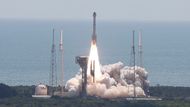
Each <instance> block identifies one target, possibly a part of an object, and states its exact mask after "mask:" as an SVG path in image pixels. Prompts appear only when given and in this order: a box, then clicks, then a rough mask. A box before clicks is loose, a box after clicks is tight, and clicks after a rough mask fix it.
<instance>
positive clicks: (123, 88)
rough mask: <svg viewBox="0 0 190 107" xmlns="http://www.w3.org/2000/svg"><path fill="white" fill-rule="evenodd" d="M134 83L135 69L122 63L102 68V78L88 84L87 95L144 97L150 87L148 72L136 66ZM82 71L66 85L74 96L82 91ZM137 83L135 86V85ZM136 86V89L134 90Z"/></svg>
mask: <svg viewBox="0 0 190 107" xmlns="http://www.w3.org/2000/svg"><path fill="white" fill-rule="evenodd" d="M135 72H136V76H135V82H134V71H133V67H129V66H124V64H123V63H122V62H118V63H115V64H109V65H104V66H101V76H100V77H99V80H98V81H96V83H93V82H89V81H88V83H87V94H88V95H89V96H97V97H101V98H121V97H133V96H134V89H135V91H136V96H138V97H144V96H145V91H144V90H143V89H144V88H145V87H147V86H148V85H149V81H148V80H147V78H148V72H147V71H146V70H145V69H144V68H141V67H137V66H136V70H135ZM81 78H82V76H81V71H79V73H78V74H77V75H76V76H75V77H74V78H71V79H70V80H68V81H67V83H66V89H67V90H68V91H69V92H70V93H72V95H71V96H73V95H76V96H77V95H79V92H80V91H81ZM134 83H135V85H134ZM134 86H135V88H134Z"/></svg>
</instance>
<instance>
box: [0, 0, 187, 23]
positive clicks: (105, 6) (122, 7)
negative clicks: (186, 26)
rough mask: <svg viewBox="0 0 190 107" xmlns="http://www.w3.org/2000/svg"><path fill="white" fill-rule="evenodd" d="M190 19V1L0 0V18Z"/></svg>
mask: <svg viewBox="0 0 190 107" xmlns="http://www.w3.org/2000/svg"><path fill="white" fill-rule="evenodd" d="M93 11H96V12H97V14H98V19H99V20H108V21H110V20H111V21H190V0H0V19H34V20H91V17H92V12H93Z"/></svg>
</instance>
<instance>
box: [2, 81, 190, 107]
mask: <svg viewBox="0 0 190 107" xmlns="http://www.w3.org/2000/svg"><path fill="white" fill-rule="evenodd" d="M34 89H35V86H11V87H9V86H7V85H4V84H0V91H1V94H0V107H190V99H189V97H190V87H171V86H159V87H158V86H157V87H150V95H151V96H156V97H161V98H163V99H164V100H162V101H126V100H125V99H114V100H107V99H97V98H80V97H76V98H59V97H53V98H51V99H35V98H32V97H31V95H32V94H33V93H34ZM3 90H4V91H3ZM5 90H6V91H5ZM2 93H3V94H2ZM10 93H11V94H10ZM5 95H6V96H5Z"/></svg>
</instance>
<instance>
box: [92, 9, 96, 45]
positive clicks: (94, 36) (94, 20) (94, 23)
mask: <svg viewBox="0 0 190 107" xmlns="http://www.w3.org/2000/svg"><path fill="white" fill-rule="evenodd" d="M96 39H97V37H96V12H94V13H93V34H92V43H93V44H96Z"/></svg>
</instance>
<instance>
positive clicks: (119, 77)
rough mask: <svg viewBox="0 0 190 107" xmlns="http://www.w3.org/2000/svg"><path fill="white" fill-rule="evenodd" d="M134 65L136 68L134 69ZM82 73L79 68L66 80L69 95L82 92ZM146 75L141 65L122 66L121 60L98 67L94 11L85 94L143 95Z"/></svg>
mask: <svg viewBox="0 0 190 107" xmlns="http://www.w3.org/2000/svg"><path fill="white" fill-rule="evenodd" d="M134 67H135V68H137V69H135V70H134V69H133V68H134ZM134 73H135V77H134ZM82 75H83V74H82V72H81V70H80V71H79V73H78V74H76V76H75V77H73V78H71V79H70V80H68V81H67V83H66V86H65V88H66V89H67V90H68V92H69V93H70V95H71V96H73V95H75V96H78V95H79V93H80V92H82V81H83V79H82ZM147 77H148V72H147V71H146V70H145V69H144V68H143V67H138V66H132V67H129V66H124V64H123V63H122V62H118V63H115V64H109V65H104V66H101V67H100V61H99V56H98V49H97V36H96V13H95V12H94V13H93V34H92V41H91V47H90V53H89V56H88V62H87V82H86V84H85V85H86V88H85V89H86V93H87V95H88V96H97V97H101V98H122V97H134V96H135V97H145V96H146V95H145V91H144V90H143V87H146V86H148V85H149V81H148V80H147ZM134 78H135V79H134ZM134 90H135V94H134Z"/></svg>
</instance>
